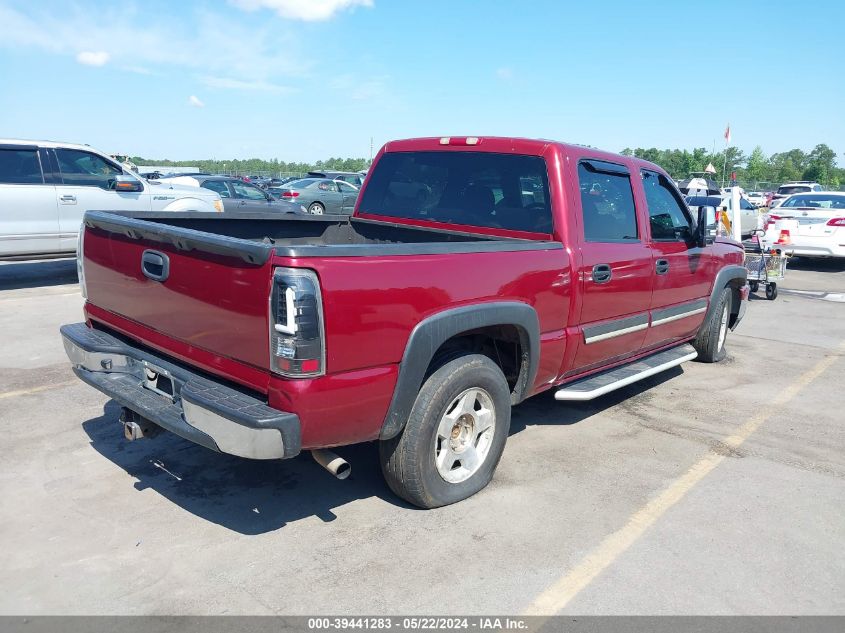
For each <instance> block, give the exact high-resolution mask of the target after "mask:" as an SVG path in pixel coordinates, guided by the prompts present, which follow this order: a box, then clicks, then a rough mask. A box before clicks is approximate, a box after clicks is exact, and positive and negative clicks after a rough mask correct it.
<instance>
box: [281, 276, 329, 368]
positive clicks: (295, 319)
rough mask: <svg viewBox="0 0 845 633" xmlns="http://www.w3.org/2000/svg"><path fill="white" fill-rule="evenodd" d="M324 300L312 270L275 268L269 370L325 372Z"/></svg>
mask: <svg viewBox="0 0 845 633" xmlns="http://www.w3.org/2000/svg"><path fill="white" fill-rule="evenodd" d="M323 339H324V334H323V301H322V297H321V295H320V282H319V280H318V279H317V274H316V273H315V272H314V271H311V270H303V269H299V268H276V272H275V274H274V275H273V291H272V293H271V296H270V369H271V370H272V371H274V372H276V373H277V374H281V375H283V376H288V377H290V378H304V377H308V376H320V375H322V374H324V373H325V364H326V353H325V344H324V340H323Z"/></svg>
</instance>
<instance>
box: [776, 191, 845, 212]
mask: <svg viewBox="0 0 845 633" xmlns="http://www.w3.org/2000/svg"><path fill="white" fill-rule="evenodd" d="M780 206H781V208H805V209H845V195H842V196H834V195H831V194H824V193H808V194H802V195H797V196H792V197H791V198H787V200H786V202H784V203H783V204H782V205H780Z"/></svg>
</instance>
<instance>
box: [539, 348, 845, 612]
mask: <svg viewBox="0 0 845 633" xmlns="http://www.w3.org/2000/svg"><path fill="white" fill-rule="evenodd" d="M843 353H845V341H843V342H842V343H841V344H840V345H839V346H837V347H836V349H835V350H833V353H831V354H829V355H827V356H825V357H824V358H823V359H821V360H820V361H819V362H818V363H816V365H814V366H813V367H812V368H811V369H809V370H807V371H806V372H804V373H803V374H801V376H799V377H798V378H797V379H796V380H795V381H794V382H793V383H791V384H790V385H789V386H788V387H787V388H786V389H784V390H783V391H782V392H781V393H780V395H779V396H778V397H777V398H775V399H774V400H773V401H772V403H771V404H770V405H769V406H767V407H765V408H764V409H762V410H761V411H760V412H759V413H757V414H756V415H753V416H751V418H749V419H748V420H747V421H746V422H745V423H744V424H743V425H742V426H740V427H739V428H738V429H737V431H736V432H735V433H734V434H732V435H731V436H730V437H728V438H726V439H725V440H724V441H723V442H722V446H723V447H727V448H730V449H735V448H738V447H739V446H741V445H742V443H743V442H745V440H747V439H748V438H749V437H750V436H751V435H752V434H753V433H754V432H755V431H756V430H757V429H758V428H760V426H761V425H762V424H763V423H764V422H766V420H768V419H769V418H770V417H772V416H773V415H774V414H775V413H777V412H778V411H779V410H780V409H781V408H782V407H783V406H784V405H786V404H787V403H788V402H790V401H791V400H792V399H793V398H794V397H795V396H796V395H797V394H798V393H799V392H800V391H801V390H802V389H804V388H805V387H807V386H808V385H809V384H810V383H811V382H813V381H814V380H815V379H816V378H818V377H819V376H821V375H822V374H823V373H824V372H825V371H827V370H828V369H829V368H830V366H831V365H833V363H835V362H836V361H837V360H839V359H840V358H842V354H843ZM727 454H729V451H724V452H721V451H720V452H719V453H716V452H710V453H708V454H707V455H705V456H704V457H702V458H701V459H700V460H698V461H697V462H696V463H695V464H693V465H692V467H691V468H690V469H689V470H687V471H686V472H685V473H684V474H683V475H681V476H680V477H679V478H678V479H676V480H675V481H674V482H673V483H672V484H671V485H670V486H669V487H668V488H666V489H664V490H663V492H661V493H660V494H659V495H658V496H657V497H655V498H654V499H652V500H651V501H649V502H648V503H646V504H645V505H644V506H643V507H641V508H640V509H639V510H637V511H636V512H635V513H634V514H632V515H631V517H630V518H629V519H628V521H627V522H626V523H625V525H624V526H623V527H622V528H620V529H619V530H617V531H616V532H614V533H613V534H610V535H609V536H608V537H606V538H605V539H604V540H603V541H602V542H601V544H599V546H598V547H597V548H595V549H594V550H593V551H592V552H590V553H589V554H587V556H586V557H584V558H583V559H582V560H581V562H580V563H578V564H577V565H576V566H575V567H574V568H572V569H571V570H569V571H568V572H567V573H566V574H565V575H564V576H562V577H561V578H560V579H559V580H557V581H556V582H555V583H554V584H552V585H550V586H549V587H547V588H546V589H545V590H543V591H542V592H541V593H540V594H539V595H538V596H537V597H536V598H534V600H533V601H532V602H531V604H529V605H528V608H527V609H525V612H524V614H525V615H552V614H555V613H558V612H559V611H560V610H561V609H563V608H564V607H565V606H566V605H567V604H568V603H569V602H570V601H571V600H572V599H573V598H574V597H575V596H576V595H578V594H579V593H580V592H581V591H582V590H583V589H584V588H585V587H587V586H588V585H589V584H590V583H591V582H592V581H593V580H594V579H595V578H596V577H597V576H598V575H599V574H600V573H602V572H603V571H604V570H605V569H607V568H608V567H609V566H610V565H612V564H613V562H614V561H615V560H616V559H617V558H618V557H619V556H620V555H621V554H623V553H624V552H625V551H626V550H627V549H628V548H629V547H630V546H631V545H633V544H634V543H635V542H636V541H637V539H639V538H640V537H641V536H642V535H643V534H644V533H645V532H646V530H648V529H649V528H650V527H651V526H652V525H654V524H655V523H656V522H657V520H658V519H659V518H660V517H661V516H663V515H664V514H665V513H666V511H667V510H669V509H670V508H671V507H672V506H674V505H675V504H676V503H678V502H679V501H680V500H681V499H683V498H684V497H685V496H686V494H687V493H688V492H689V491H690V490H692V488H693V487H694V486H695V485H696V484H697V483H698V482H699V481H701V480H702V479H703V478H704V477H705V476H706V475H707V474H708V473H709V472H710V471H712V470H713V469H714V468H716V466H718V465H719V464H720V463H722V461H723V460H724V459H725V458H726V456H727Z"/></svg>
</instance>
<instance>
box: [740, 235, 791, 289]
mask: <svg viewBox="0 0 845 633" xmlns="http://www.w3.org/2000/svg"><path fill="white" fill-rule="evenodd" d="M743 246H744V247H745V269H746V270H747V271H748V285H749V286H751V292H757V291H758V290H759V289H760V284H763V285H764V286H765V288H766V299H768V300H769V301H774V300H775V299H777V296H778V284H777V282H779V281H780V280H781V279H783V278H784V276H785V275H786V262H787V260H788V259H789V258H788V257H787V255H786V253H784V252H783V251H782V250H781V249H779V248H777V247H766V246H761V245H760V243H759V241H758V242H757V243H756V244H754V243H749V242H745V243H744V244H743Z"/></svg>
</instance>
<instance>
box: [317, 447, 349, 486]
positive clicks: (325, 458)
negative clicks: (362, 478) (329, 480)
mask: <svg viewBox="0 0 845 633" xmlns="http://www.w3.org/2000/svg"><path fill="white" fill-rule="evenodd" d="M311 456H312V457H313V458H314V461H315V462H317V463H318V464H320V466H322V467H323V468H325V469H326V470H327V471H329V472H330V473H331V474H332V475H334V476H335V477H337V478H338V479H346V478H347V477H349V474H350V473H351V472H352V466H350V465H349V462H347V461H346V460H345V459H343V458H342V457H341V456H340V455H338V454H337V453H334V452H332V451H329V450H326V449H325V448H316V449H314V450H312V451H311Z"/></svg>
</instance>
